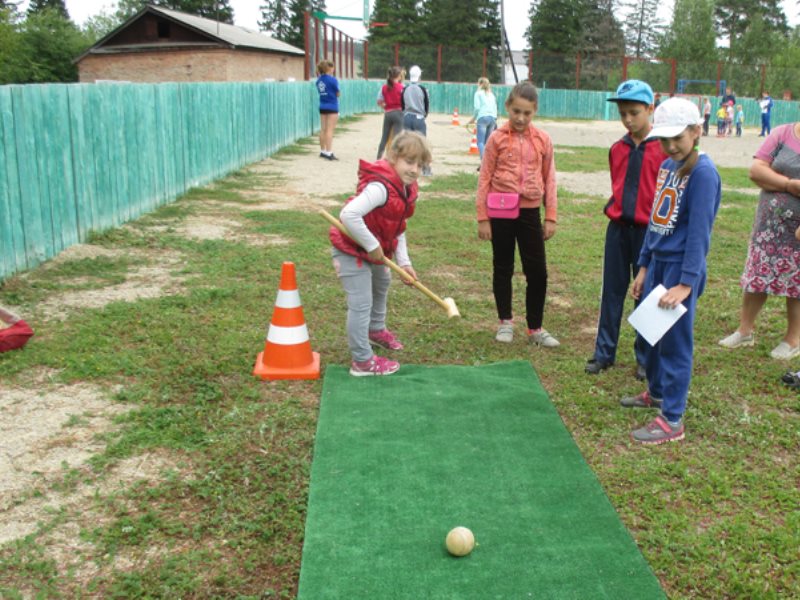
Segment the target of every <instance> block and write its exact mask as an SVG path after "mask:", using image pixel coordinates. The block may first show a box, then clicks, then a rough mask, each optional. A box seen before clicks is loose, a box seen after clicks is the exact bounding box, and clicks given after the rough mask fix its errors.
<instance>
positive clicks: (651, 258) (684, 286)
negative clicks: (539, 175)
mask: <svg viewBox="0 0 800 600" xmlns="http://www.w3.org/2000/svg"><path fill="white" fill-rule="evenodd" d="M702 123H703V119H702V118H701V117H700V112H699V111H698V110H697V106H696V105H695V104H694V103H693V102H690V101H688V100H686V99H684V98H671V99H670V100H668V101H666V102H664V103H663V104H662V105H661V106H659V107H658V108H657V109H656V111H655V118H654V127H653V131H651V132H650V136H651V137H655V138H659V140H660V141H661V148H662V149H663V150H664V152H666V154H667V155H668V156H669V158H667V160H665V161H664V164H663V165H662V166H661V169H660V170H659V172H658V180H657V182H656V195H655V200H654V202H653V211H652V213H651V216H650V225H649V226H648V229H647V235H646V236H645V239H644V244H643V245H642V253H641V255H640V256H639V274H638V275H637V276H636V279H635V281H634V282H633V289H632V291H631V295H632V296H633V297H634V298H635V299H637V300H640V299H642V298H645V297H647V295H648V294H650V292H651V291H652V290H653V289H654V288H655V287H656V286H658V285H659V284H661V285H663V286H664V287H665V288H666V290H667V291H666V292H665V293H664V294H663V295H662V296H661V297H660V298H659V300H658V306H659V307H660V308H666V309H675V308H676V307H677V306H678V305H679V304H683V305H684V306H685V307H686V309H687V311H686V313H685V314H684V315H683V316H681V317H680V318H679V319H678V320H677V322H676V323H675V324H674V325H673V326H672V328H671V329H669V330H668V331H667V333H665V334H664V337H662V338H661V339H660V340H659V341H658V342H657V343H656V344H655V346H649V345H648V351H647V358H646V363H645V364H646V365H647V383H648V389H647V390H646V391H644V392H642V393H641V394H639V395H638V396H631V397H626V398H622V400H621V401H620V403H621V404H622V406H624V407H627V408H634V407H638V408H659V409H661V414H660V415H659V416H657V417H656V418H655V419H653V420H652V421H651V422H650V423H649V424H647V425H646V426H644V427H642V428H641V429H637V430H635V431H633V432H632V434H631V436H632V437H633V439H634V441H637V442H641V443H643V444H662V443H664V442H674V441H678V440H682V439H683V438H684V435H685V433H684V424H683V420H682V419H683V414H684V412H685V411H686V398H687V395H688V393H689V382H690V380H691V377H692V356H693V346H694V334H693V329H694V315H695V308H696V306H697V299H698V298H699V297H700V295H701V294H702V293H703V288H704V287H705V283H706V256H707V254H708V249H709V246H710V245H711V229H712V227H713V225H714V218H715V217H716V214H717V209H718V208H719V203H720V198H721V195H722V186H721V183H720V178H719V173H717V169H716V167H715V166H714V163H713V162H712V161H711V159H710V158H709V157H708V155H707V154H705V153H702V152H700V148H699V143H700V137H701V135H702V128H701V125H702Z"/></svg>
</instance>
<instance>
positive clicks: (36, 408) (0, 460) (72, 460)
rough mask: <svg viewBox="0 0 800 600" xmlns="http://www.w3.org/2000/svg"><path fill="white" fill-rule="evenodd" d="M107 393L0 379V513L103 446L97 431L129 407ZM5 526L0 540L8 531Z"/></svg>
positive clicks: (108, 427)
mask: <svg viewBox="0 0 800 600" xmlns="http://www.w3.org/2000/svg"><path fill="white" fill-rule="evenodd" d="M108 395H109V393H108V392H106V391H104V390H103V389H101V388H99V387H98V386H94V385H89V384H74V385H52V384H51V385H42V386H40V387H38V388H36V389H32V388H19V387H12V386H9V385H7V384H5V383H2V382H0V511H3V512H5V511H8V510H9V509H10V508H11V507H12V506H14V504H15V503H16V502H17V501H18V500H19V499H20V498H21V497H22V495H24V493H25V492H26V490H28V489H29V488H30V487H31V486H33V485H36V484H39V483H46V482H48V481H51V480H53V479H56V478H58V477H60V476H61V475H63V474H64V471H65V470H66V469H70V468H74V467H78V466H80V465H81V464H83V463H84V462H86V460H87V459H88V458H89V457H91V456H92V455H94V454H95V453H97V452H98V451H100V450H102V449H103V447H104V446H103V443H102V442H100V441H98V440H97V434H98V433H104V432H107V431H109V430H111V429H112V428H113V424H112V420H113V418H114V417H115V416H117V415H120V414H124V413H125V412H127V411H128V410H129V407H127V406H124V405H122V404H113V403H111V402H110V401H109V396H108ZM0 514H1V513H0ZM5 521H6V520H5V519H3V522H4V523H5ZM3 529H4V526H3V525H0V541H2V540H3V539H4V537H6V536H7V535H8V534H7V533H6V534H4V533H3Z"/></svg>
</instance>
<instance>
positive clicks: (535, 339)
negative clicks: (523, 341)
mask: <svg viewBox="0 0 800 600" xmlns="http://www.w3.org/2000/svg"><path fill="white" fill-rule="evenodd" d="M528 342H529V343H531V344H534V345H536V346H542V347H543V348H558V347H559V346H560V345H561V342H559V341H558V340H557V339H556V338H554V337H553V336H552V335H550V334H549V333H548V332H547V330H546V329H542V330H541V331H539V332H538V333H532V334H530V335H529V336H528Z"/></svg>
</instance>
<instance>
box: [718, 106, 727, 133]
mask: <svg viewBox="0 0 800 600" xmlns="http://www.w3.org/2000/svg"><path fill="white" fill-rule="evenodd" d="M727 117H728V109H727V108H725V105H724V104H721V105H720V107H719V109H718V110H717V137H722V136H724V135H725V119H726V118H727Z"/></svg>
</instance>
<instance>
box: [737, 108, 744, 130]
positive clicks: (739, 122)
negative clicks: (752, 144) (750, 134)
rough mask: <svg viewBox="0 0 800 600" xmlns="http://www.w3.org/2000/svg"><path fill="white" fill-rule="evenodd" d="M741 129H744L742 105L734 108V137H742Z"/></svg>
mask: <svg viewBox="0 0 800 600" xmlns="http://www.w3.org/2000/svg"><path fill="white" fill-rule="evenodd" d="M742 127H744V110H742V105H741V104H738V105H737V106H736V137H742Z"/></svg>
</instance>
